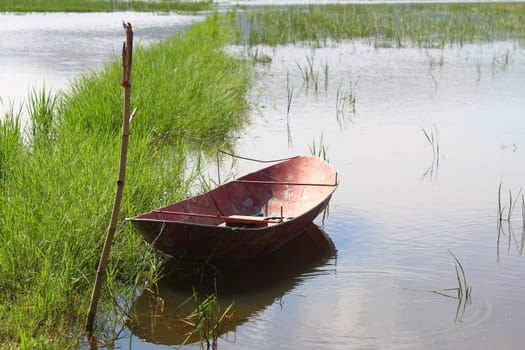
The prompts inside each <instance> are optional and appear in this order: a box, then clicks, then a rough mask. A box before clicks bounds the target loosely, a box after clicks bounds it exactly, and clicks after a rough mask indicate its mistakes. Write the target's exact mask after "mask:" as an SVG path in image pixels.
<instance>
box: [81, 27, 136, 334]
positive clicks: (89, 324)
mask: <svg viewBox="0 0 525 350" xmlns="http://www.w3.org/2000/svg"><path fill="white" fill-rule="evenodd" d="M123 26H124V30H125V31H126V41H125V42H124V46H123V48H122V80H121V81H120V84H121V85H122V87H123V88H124V111H123V115H122V142H121V149H120V167H119V171H118V180H117V192H116V194H115V201H114V202H113V210H112V212H111V221H110V224H109V227H108V231H107V234H106V240H105V242H104V247H103V248H102V254H101V255H100V262H99V264H98V268H97V276H96V278H95V285H94V286H93V293H92V294H91V302H90V305H89V311H88V314H87V319H86V324H85V328H86V330H87V331H88V332H90V333H92V332H93V328H94V327H93V325H94V321H95V315H96V313H97V305H98V300H99V298H100V289H101V287H102V280H103V279H104V275H105V269H106V265H107V262H108V257H109V251H110V249H111V244H112V243H113V236H114V235H115V231H116V230H117V221H118V213H119V210H120V202H121V200H122V192H123V189H124V179H125V177H126V159H127V154H128V138H129V123H130V119H131V112H130V111H131V63H132V55H133V30H132V28H131V23H129V22H128V23H126V22H124V23H123ZM135 111H136V110H135ZM135 111H133V114H135Z"/></svg>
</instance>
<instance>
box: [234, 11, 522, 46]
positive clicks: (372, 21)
mask: <svg viewBox="0 0 525 350" xmlns="http://www.w3.org/2000/svg"><path fill="white" fill-rule="evenodd" d="M241 15H242V16H246V23H247V26H248V27H247V29H246V30H245V31H244V32H243V34H242V35H241V34H240V35H239V38H238V40H239V42H241V43H247V44H249V45H257V44H267V45H271V46H275V45H284V44H288V43H307V44H308V45H313V46H323V45H326V44H327V43H330V42H334V41H335V42H338V41H341V40H346V39H364V40H367V41H370V42H371V43H372V44H373V45H375V46H376V47H390V46H393V47H405V46H418V47H444V46H446V45H450V44H459V45H462V44H465V43H469V42H478V41H494V40H507V39H513V40H518V41H519V42H522V41H523V39H524V37H525V21H524V20H523V18H524V17H525V4H524V3H464V4H346V5H341V4H339V5H308V6H291V7H265V8H260V9H259V10H258V11H252V12H248V13H246V14H244V13H243V14H241Z"/></svg>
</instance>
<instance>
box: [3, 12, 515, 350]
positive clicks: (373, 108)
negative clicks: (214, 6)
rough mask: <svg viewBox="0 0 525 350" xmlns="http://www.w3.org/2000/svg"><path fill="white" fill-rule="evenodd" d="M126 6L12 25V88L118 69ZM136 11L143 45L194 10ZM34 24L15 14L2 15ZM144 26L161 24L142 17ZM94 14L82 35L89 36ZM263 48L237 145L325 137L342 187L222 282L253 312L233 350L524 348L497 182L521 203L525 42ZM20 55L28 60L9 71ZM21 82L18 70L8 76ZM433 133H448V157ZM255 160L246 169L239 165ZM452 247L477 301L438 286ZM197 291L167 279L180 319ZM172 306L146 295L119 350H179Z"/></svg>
mask: <svg viewBox="0 0 525 350" xmlns="http://www.w3.org/2000/svg"><path fill="white" fill-rule="evenodd" d="M123 15H124V14H113V15H107V16H114V18H112V19H108V21H107V22H105V20H102V19H100V26H101V27H104V28H106V29H105V30H101V31H100V32H99V31H98V30H92V29H84V31H82V32H81V33H80V34H74V33H75V28H76V26H75V25H74V24H73V23H70V24H68V23H69V18H70V17H69V15H67V16H63V17H59V18H58V19H56V20H53V21H47V19H49V18H54V17H47V19H46V18H45V16H51V15H35V16H36V17H35V18H36V19H35V21H36V22H37V24H38V23H40V24H39V25H37V24H35V26H36V27H35V28H34V29H33V30H30V29H27V30H23V31H21V33H20V34H16V35H22V36H24V35H25V38H38V36H39V35H42V33H43V32H51V33H53V34H52V35H51V34H50V36H49V38H50V39H49V40H51V38H54V39H53V40H54V41H53V42H54V43H55V44H53V45H51V44H47V45H46V44H44V41H43V40H38V39H32V40H33V41H32V44H28V40H27V39H19V40H11V37H12V36H15V33H18V32H17V31H13V32H12V33H11V34H6V33H5V28H4V29H1V31H0V36H2V40H1V41H0V42H1V45H2V49H1V50H0V61H1V62H2V65H1V66H0V67H2V68H1V69H2V73H1V74H2V79H1V80H0V91H2V95H1V96H2V98H4V96H5V94H6V92H10V93H11V91H13V88H14V86H20V89H21V90H22V88H26V87H27V86H31V85H33V84H34V80H33V78H34V77H39V79H41V80H45V81H46V84H48V85H49V86H53V87H59V88H66V87H67V80H69V79H70V78H72V77H74V76H75V75H77V74H79V73H81V72H84V71H85V69H89V68H91V67H93V66H94V65H98V64H101V63H103V62H106V60H108V59H109V58H110V57H111V56H112V54H113V52H114V51H115V50H117V49H119V47H120V42H121V40H122V33H121V32H120V27H119V23H120V22H119V21H120V20H121V17H122V16H123ZM53 16H59V15H53ZM75 16H77V15H74V16H73V17H72V18H75ZM133 16H138V17H137V19H135V22H136V24H135V23H134V24H135V28H136V33H137V36H139V35H140V32H141V28H149V29H147V30H146V29H144V30H145V31H146V32H147V33H149V34H147V35H145V37H146V38H145V39H144V40H156V39H158V38H161V37H164V36H165V35H167V34H169V33H166V27H167V26H168V25H167V23H168V22H170V21H173V23H172V25H173V30H176V28H179V26H183V25H185V24H188V23H189V22H191V21H192V20H194V19H195V18H193V17H183V18H179V17H177V16H167V17H155V16H152V17H150V16H148V15H136V14H133ZM42 17H44V18H42ZM29 18H31V17H29ZM77 18H82V16H80V15H79V17H77ZM91 18H92V19H93V17H91ZM23 19H24V17H20V18H18V17H14V18H13V17H9V16H4V17H2V23H5V22H4V20H5V21H13V22H15V24H16V23H18V21H22V20H23ZM26 19H27V18H26ZM126 19H128V18H126ZM140 19H142V20H144V21H146V22H147V23H149V25H146V24H144V25H143V26H141V25H140V24H139V23H140ZM114 20H115V21H116V22H117V23H116V24H115V23H113V22H114ZM129 20H130V21H132V20H133V18H130V19H129ZM60 21H62V22H64V23H63V24H62V25H63V26H61V25H59V24H57V22H60ZM97 21H98V19H97ZM156 21H158V22H156ZM178 21H181V22H183V23H180V22H178ZM73 22H74V21H73ZM88 22H89V23H91V21H90V20H89V21H88V20H86V24H84V28H86V26H87V27H89V28H91V25H87V23H88ZM110 22H111V23H110ZM97 23H98V22H97ZM104 23H106V24H104ZM170 23H171V22H170ZM175 23H176V24H175ZM15 24H13V25H12V27H16V25H19V26H22V25H21V24H16V25H15ZM27 25H28V26H29V24H27ZM81 27H82V26H81ZM153 27H155V28H156V29H152V28H153ZM156 30H158V33H157V32H156ZM91 34H92V35H94V36H95V37H96V38H97V41H99V42H100V43H101V45H100V46H99V49H100V50H106V51H104V53H99V54H97V55H99V56H98V57H99V59H98V60H96V61H92V59H94V58H93V57H94V56H96V55H95V54H94V53H93V56H92V55H86V54H83V53H82V52H84V51H82V50H80V51H79V50H78V45H80V44H75V43H77V42H78V41H79V40H80V39H82V40H85V41H86V42H90V41H92V40H87V38H86V37H87V36H88V35H91ZM68 37H70V38H71V39H68V40H69V41H67V44H64V43H62V44H61V42H62V41H61V40H62V39H61V38H68ZM64 40H65V39H64ZM103 42H105V43H107V45H104V44H103ZM115 42H116V43H115ZM48 45H51V46H49V47H48ZM34 47H39V48H40V51H39V50H34ZM51 47H55V49H51ZM108 47H109V48H110V49H108ZM46 48H47V49H48V50H47V51H46ZM41 51H42V52H41ZM95 51H96V50H95V49H92V52H95ZM231 51H232V52H233V53H236V54H242V52H243V50H242V49H240V48H231ZM6 52H10V54H8V53H6ZM90 52H91V51H90ZM260 52H263V53H264V54H266V55H268V56H269V57H271V59H272V62H271V64H268V65H259V66H257V67H256V69H257V78H256V79H255V84H254V86H253V89H252V91H251V93H250V100H251V101H252V106H253V108H252V118H251V120H252V123H251V125H250V126H249V127H247V128H246V130H244V131H243V132H242V134H241V136H240V138H239V140H238V144H237V147H236V153H238V154H242V155H249V156H251V157H256V158H262V159H274V158H281V157H286V156H291V155H296V154H309V153H310V148H311V147H312V145H313V144H316V145H317V147H319V144H320V143H321V142H322V144H323V145H324V147H326V149H327V155H328V158H329V161H330V163H331V164H332V166H333V167H334V168H335V169H336V170H337V171H338V172H339V179H340V186H339V188H338V189H337V191H336V193H335V195H334V197H333V199H332V201H331V204H330V213H329V217H328V218H327V219H326V220H325V222H324V225H323V223H322V221H321V220H320V219H319V220H318V221H317V224H318V226H319V227H322V231H320V230H319V229H318V228H312V229H311V230H310V231H309V232H308V233H307V234H305V235H304V237H303V238H302V240H299V241H296V242H293V244H292V245H290V246H289V247H288V248H287V250H286V251H283V252H281V253H280V255H277V256H275V257H274V258H273V259H271V260H269V261H266V262H262V263H261V264H262V265H263V266H262V267H261V266H250V267H249V268H248V267H246V268H245V269H242V271H240V272H235V273H232V274H230V276H229V277H228V278H226V279H225V283H224V284H220V285H219V287H218V288H219V290H218V293H219V296H220V297H221V301H222V302H223V304H224V305H228V304H229V303H230V302H231V301H233V300H235V301H236V306H235V307H236V310H237V317H236V318H235V320H234V321H235V322H233V323H232V324H230V325H229V328H227V329H225V331H226V333H225V334H224V335H223V337H221V338H220V339H219V342H218V348H219V349H465V348H467V349H493V348H498V349H517V348H520V347H521V344H522V342H523V336H522V330H521V328H522V324H523V322H524V321H525V316H524V315H525V305H524V304H523V297H522V291H523V289H524V287H525V268H524V264H525V261H524V257H522V249H523V242H524V238H525V237H524V234H523V232H524V231H523V220H522V217H521V203H519V204H518V205H517V207H516V210H515V213H514V215H513V216H512V220H511V224H510V225H507V223H505V224H504V225H503V227H502V230H501V231H500V232H499V233H498V227H497V224H496V221H497V220H496V212H497V193H498V186H499V184H500V183H502V188H503V190H504V191H503V200H504V201H505V202H506V201H508V191H509V190H511V191H512V193H513V194H514V195H516V194H517V193H518V191H519V189H520V188H521V187H522V186H523V185H524V182H525V181H524V177H523V174H525V169H524V168H525V155H524V151H525V143H524V142H523V140H524V137H525V122H524V120H525V119H524V117H525V116H524V115H523V113H524V112H523V111H525V99H524V98H523V96H525V57H524V54H523V51H522V49H519V48H516V47H515V45H514V44H512V43H508V42H502V43H494V44H491V45H481V46H480V45H470V46H464V47H462V48H456V47H452V48H447V49H444V50H423V49H393V48H385V49H375V48H374V47H373V46H372V45H369V44H368V43H367V42H361V41H352V42H347V43H344V44H337V45H332V46H331V47H328V48H320V49H316V50H314V51H312V49H309V48H301V47H296V46H284V47H279V48H276V49H271V48H267V47H260V48H259V53H260ZM32 55H36V56H35V57H33V56H32ZM32 57H33V58H32ZM4 62H7V63H4ZM67 62H76V63H75V64H72V66H68V65H67ZM308 62H313V63H312V71H313V72H314V76H318V80H319V83H318V86H317V89H316V88H315V86H314V85H312V84H310V85H306V84H305V83H304V79H303V77H302V73H301V70H303V71H304V68H305V67H307V66H308ZM507 62H508V63H507ZM6 64H10V65H11V67H12V68H11V69H10V70H9V73H8V71H7V70H5V68H4V67H5V65H6ZM71 67H76V68H71ZM299 67H301V68H299ZM326 67H328V68H326ZM326 72H328V75H327V76H326ZM9 74H13V77H12V78H11V80H8V79H4V77H9ZM325 76H326V79H325ZM286 77H288V83H287V78H286ZM41 80H39V81H41ZM13 81H16V84H15V83H13ZM6 82H9V83H6ZM61 84H63V85H61ZM289 94H291V96H292V98H291V104H290V111H289V115H287V105H288V98H287V96H289ZM7 95H8V96H11V95H9V94H7ZM351 95H352V96H355V110H354V109H353V106H352V104H351V103H350V97H351ZM338 96H339V98H338ZM338 110H339V112H338ZM422 128H424V129H425V130H427V131H429V132H430V130H432V128H435V130H437V136H436V140H437V143H439V156H438V157H437V159H436V158H435V157H434V156H433V151H432V147H431V145H430V143H429V142H428V141H427V140H426V138H425V136H424V133H423V131H422ZM321 140H322V141H321ZM437 160H439V161H437ZM256 167H258V165H256V164H255V165H254V164H249V163H247V162H240V163H239V164H238V168H237V170H238V172H239V173H244V172H246V171H250V170H252V169H254V168H256ZM507 207H508V205H507ZM324 233H326V234H327V235H328V236H329V237H330V239H331V241H332V242H333V244H334V246H335V250H334V249H333V247H331V245H330V239H327V238H326V237H325V236H324ZM449 250H450V251H452V252H453V253H454V254H455V255H456V256H457V257H458V258H459V260H460V261H461V263H462V265H463V267H464V268H465V272H466V275H467V278H468V282H469V284H470V285H472V288H473V290H472V300H471V303H470V304H468V305H466V307H464V304H459V301H458V300H457V299H454V298H449V297H445V296H442V295H439V294H436V293H432V292H429V291H442V290H444V289H447V288H454V287H456V286H457V280H456V272H455V266H454V260H453V258H452V256H451V255H450V253H449ZM186 287H187V286H186V285H184V284H183V283H182V282H181V283H180V284H178V283H175V285H174V283H173V282H170V281H164V282H162V283H161V284H160V292H161V294H160V296H161V297H162V298H163V300H164V309H163V311H164V315H165V314H166V313H169V312H170V310H171V311H172V310H174V308H175V307H176V306H177V305H178V302H179V300H183V299H185V298H186V296H187V295H188V290H187V288H186ZM448 293H449V294H451V295H452V296H454V295H455V294H454V291H448ZM158 300H159V299H156V298H153V297H152V296H151V295H148V293H147V292H145V293H143V294H142V295H140V296H139V297H138V299H137V301H136V302H135V303H134V305H133V310H134V311H135V312H137V313H138V314H139V316H138V318H137V320H136V322H135V325H134V327H132V331H130V330H125V331H124V332H123V333H122V334H121V336H123V338H122V339H120V340H119V341H118V342H117V344H116V346H118V347H120V348H129V347H131V348H132V349H165V348H166V349H167V348H176V344H177V343H178V342H180V337H177V331H178V332H179V333H180V330H181V329H182V331H184V328H183V327H182V328H181V326H180V325H178V324H177V323H176V322H172V323H169V324H167V325H166V324H165V323H162V322H159V321H158V320H159V319H160V318H161V317H159V316H157V315H156V314H153V313H152V311H153V310H154V307H156V309H157V310H161V309H162V308H161V307H160V304H159V303H158V302H157V301H158ZM458 306H459V309H458ZM161 311H162V310H161ZM160 315H163V313H161V314H160ZM188 348H199V346H198V345H192V346H188Z"/></svg>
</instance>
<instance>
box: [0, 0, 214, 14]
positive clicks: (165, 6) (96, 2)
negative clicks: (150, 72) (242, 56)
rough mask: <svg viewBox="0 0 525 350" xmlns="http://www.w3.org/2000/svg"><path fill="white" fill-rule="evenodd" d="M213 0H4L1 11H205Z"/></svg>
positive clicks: (0, 4) (0, 6) (209, 7)
mask: <svg viewBox="0 0 525 350" xmlns="http://www.w3.org/2000/svg"><path fill="white" fill-rule="evenodd" d="M211 7H212V1H211V0H193V1H192V0H186V1H185V0H163V1H147V0H132V1H129V0H4V1H2V2H0V12H113V11H144V12H170V11H203V10H210V9H211Z"/></svg>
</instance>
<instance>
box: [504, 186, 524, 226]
mask: <svg viewBox="0 0 525 350" xmlns="http://www.w3.org/2000/svg"><path fill="white" fill-rule="evenodd" d="M501 186H502V182H501V181H500V183H499V186H498V222H500V223H501V222H502V221H508V222H510V221H511V219H512V214H513V213H514V210H515V209H516V205H517V204H518V201H519V199H520V198H521V200H522V210H521V211H522V217H524V218H525V216H524V214H525V209H523V203H524V202H523V194H522V190H523V189H522V188H520V189H519V190H518V193H517V195H516V196H515V197H514V199H513V197H512V191H511V190H509V198H508V200H509V202H508V209H507V214H506V215H507V217H506V218H505V217H504V216H505V209H506V208H507V207H506V206H504V205H503V199H502V194H501ZM520 196H521V197H520ZM524 223H525V220H524Z"/></svg>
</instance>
